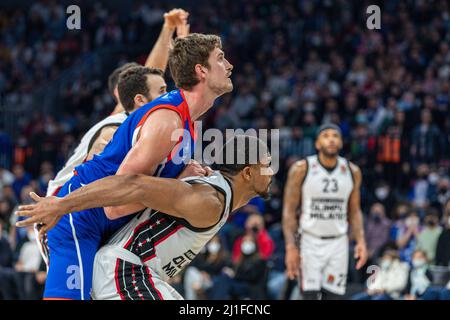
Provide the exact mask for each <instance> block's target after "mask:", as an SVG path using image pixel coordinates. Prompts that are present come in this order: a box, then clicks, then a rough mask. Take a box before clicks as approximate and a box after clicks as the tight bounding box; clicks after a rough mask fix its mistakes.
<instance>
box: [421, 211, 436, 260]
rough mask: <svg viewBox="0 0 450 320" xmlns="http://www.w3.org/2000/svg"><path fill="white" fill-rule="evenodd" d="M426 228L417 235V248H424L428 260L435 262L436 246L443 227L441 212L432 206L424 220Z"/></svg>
mask: <svg viewBox="0 0 450 320" xmlns="http://www.w3.org/2000/svg"><path fill="white" fill-rule="evenodd" d="M423 224H424V228H423V229H422V230H421V231H420V232H419V234H418V236H417V244H416V250H422V251H423V252H425V254H426V256H427V261H429V262H430V263H434V257H435V254H436V248H437V243H438V239H439V236H440V235H441V233H442V227H441V226H440V225H439V212H438V211H437V210H436V209H435V208H430V209H429V210H428V213H427V215H426V216H425V219H424V221H423Z"/></svg>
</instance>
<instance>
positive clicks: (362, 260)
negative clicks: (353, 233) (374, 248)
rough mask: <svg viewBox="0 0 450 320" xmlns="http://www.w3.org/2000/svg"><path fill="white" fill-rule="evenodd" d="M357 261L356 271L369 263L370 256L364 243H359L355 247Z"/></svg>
mask: <svg viewBox="0 0 450 320" xmlns="http://www.w3.org/2000/svg"><path fill="white" fill-rule="evenodd" d="M354 257H355V259H358V262H357V263H356V270H359V269H361V268H362V267H363V266H364V265H365V264H366V262H367V258H368V254H367V247H366V244H365V243H364V242H358V243H356V246H355V256H354Z"/></svg>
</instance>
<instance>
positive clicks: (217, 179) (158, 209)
mask: <svg viewBox="0 0 450 320" xmlns="http://www.w3.org/2000/svg"><path fill="white" fill-rule="evenodd" d="M252 146H254V148H252ZM230 151H231V152H233V155H234V157H233V158H234V161H233V163H226V162H225V161H226V159H228V158H227V157H226V155H227V154H229V153H230ZM252 152H255V153H254V154H255V155H258V156H255V157H254V158H253V159H255V160H256V161H254V162H252V161H251V159H252V157H251V156H250V154H251V153H252ZM219 157H221V159H223V160H225V161H222V162H221V163H224V164H222V165H218V168H219V170H218V171H215V172H214V173H213V174H212V175H210V176H208V177H190V178H185V179H183V181H182V180H176V179H161V178H155V177H148V176H145V175H130V176H125V175H122V176H111V177H106V178H103V179H100V180H97V181H95V182H93V183H91V184H89V185H87V186H84V187H82V188H80V189H78V190H76V191H75V192H73V193H71V194H69V195H67V196H65V197H64V198H56V197H48V198H39V197H38V196H37V195H36V194H34V193H32V194H30V195H31V196H32V197H33V199H35V200H36V201H37V203H36V204H34V205H29V206H21V207H20V211H19V212H18V213H17V214H18V215H20V216H29V217H31V218H30V220H36V221H37V219H41V218H43V217H44V216H45V215H62V214H65V213H69V212H71V211H73V210H84V209H87V208H94V207H99V206H117V205H124V204H126V203H140V204H142V206H144V207H148V208H147V209H145V210H144V211H142V212H141V213H139V214H138V215H136V216H135V217H134V218H133V220H131V221H130V222H129V223H128V224H127V225H126V226H124V227H123V228H122V229H121V230H120V231H119V232H118V233H116V234H115V235H114V236H113V237H112V238H111V239H110V240H109V242H108V243H107V244H106V245H105V246H103V247H102V248H101V249H100V250H99V251H98V252H97V255H96V258H95V266H94V280H93V297H94V298H96V299H122V300H146V299H151V300H161V299H164V300H166V299H182V298H181V296H180V295H179V294H178V293H177V292H176V291H175V289H173V288H172V287H171V286H170V285H169V284H168V283H167V281H168V280H169V279H170V278H171V277H173V276H175V275H176V274H178V273H179V272H180V271H181V270H182V269H183V268H185V267H186V266H187V265H188V264H189V263H190V262H191V261H192V260H193V259H194V257H195V256H196V255H197V254H198V253H199V252H200V250H201V248H202V247H203V246H205V244H206V243H207V242H208V241H209V240H210V239H211V238H212V237H213V236H214V235H215V234H216V233H217V232H218V231H219V229H220V228H221V227H222V226H223V225H224V224H225V222H226V221H227V219H228V216H229V214H230V213H231V212H232V211H233V210H236V209H238V208H240V207H242V206H244V205H245V204H246V203H247V202H248V201H249V200H250V199H251V198H253V197H255V196H257V195H259V196H262V197H267V196H268V193H269V188H270V183H271V179H272V175H273V171H272V170H271V168H270V155H269V153H268V149H267V146H266V145H265V144H264V143H263V142H262V141H261V140H259V139H258V138H256V137H252V136H243V135H241V136H235V137H233V138H232V139H230V140H229V141H228V142H227V143H226V144H225V146H224V148H223V149H222V152H221V156H220V155H219ZM219 159H220V158H219ZM238 159H242V161H241V164H239V163H238V161H237V160H238ZM174 199H176V201H174Z"/></svg>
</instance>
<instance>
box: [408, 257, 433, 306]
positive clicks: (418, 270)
mask: <svg viewBox="0 0 450 320" xmlns="http://www.w3.org/2000/svg"><path fill="white" fill-rule="evenodd" d="M428 267H429V260H428V258H427V253H426V252H425V251H423V250H416V251H414V254H413V258H412V268H411V269H410V270H409V276H408V284H407V285H406V288H405V290H404V299H405V300H416V299H418V298H421V296H422V295H423V294H424V293H425V291H426V290H427V288H428V287H429V286H430V285H431V281H432V275H431V273H430V271H429V269H428Z"/></svg>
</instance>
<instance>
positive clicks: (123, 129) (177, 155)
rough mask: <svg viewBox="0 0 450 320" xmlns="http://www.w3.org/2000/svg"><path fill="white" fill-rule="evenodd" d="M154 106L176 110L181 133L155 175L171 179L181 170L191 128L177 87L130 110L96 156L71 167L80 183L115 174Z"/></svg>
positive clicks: (191, 144)
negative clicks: (182, 128) (181, 126)
mask: <svg viewBox="0 0 450 320" xmlns="http://www.w3.org/2000/svg"><path fill="white" fill-rule="evenodd" d="M158 109H170V110H173V111H175V112H177V113H178V114H179V115H180V117H181V119H182V121H183V123H184V130H185V134H184V137H183V138H181V139H180V141H179V143H178V144H177V145H176V146H175V148H174V150H173V151H172V153H171V154H169V155H167V158H166V159H165V161H164V162H163V163H161V164H160V165H159V166H158V168H157V169H156V172H155V175H156V176H160V177H168V178H174V177H176V176H178V175H179V174H180V173H181V171H182V170H183V169H184V166H185V164H184V163H185V162H186V161H183V159H190V158H191V156H192V154H193V152H194V130H193V125H192V122H191V119H190V115H189V109H188V106H187V103H186V100H185V99H184V95H183V93H182V91H180V90H174V91H171V92H168V93H166V94H164V95H162V96H161V97H159V98H157V99H155V100H153V101H152V102H150V103H148V104H146V105H144V106H142V107H141V108H139V109H138V110H136V111H134V112H133V113H132V114H131V115H130V116H128V118H127V119H126V120H125V121H124V122H123V124H122V125H121V126H120V127H119V128H118V129H117V131H116V132H115V134H114V136H113V138H112V140H111V141H110V142H109V143H108V144H107V145H106V147H105V149H104V150H103V152H102V153H101V154H100V155H95V156H94V158H93V159H92V160H91V161H88V162H85V163H83V164H82V165H80V166H78V167H76V168H75V174H76V175H77V176H78V177H79V178H80V181H81V183H83V184H87V183H90V182H92V181H95V180H98V179H101V178H103V177H106V176H111V175H115V174H116V172H117V170H118V169H119V166H120V164H121V163H122V161H123V159H125V156H126V155H127V153H128V151H130V149H131V147H132V146H133V145H134V143H135V142H136V139H137V136H138V134H139V130H140V128H141V127H142V125H143V124H144V122H145V120H146V119H147V118H148V116H149V115H150V114H151V113H152V112H153V111H156V110H158Z"/></svg>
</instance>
